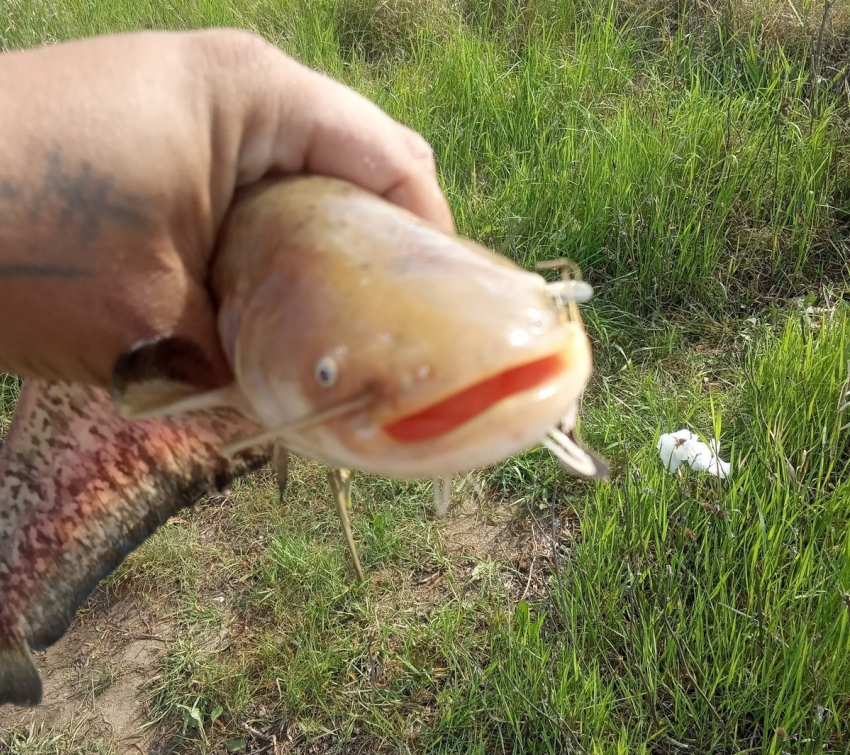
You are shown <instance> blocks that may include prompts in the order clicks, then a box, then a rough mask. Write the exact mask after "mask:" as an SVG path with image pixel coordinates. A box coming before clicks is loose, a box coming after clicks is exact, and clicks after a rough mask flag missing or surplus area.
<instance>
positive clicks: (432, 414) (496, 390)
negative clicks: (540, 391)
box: [384, 354, 563, 443]
mask: <svg viewBox="0 0 850 755" xmlns="http://www.w3.org/2000/svg"><path fill="white" fill-rule="evenodd" d="M562 366H563V360H562V358H561V357H560V356H559V355H557V354H556V355H552V356H548V357H543V358H542V359H537V360H535V361H533V362H528V363H527V364H523V365H520V366H519V367H513V368H511V369H509V370H505V371H504V372H500V373H499V374H498V375H494V376H493V377H490V378H487V379H486V380H482V381H481V382H480V383H476V384H475V385H473V386H470V387H469V388H466V389H465V390H462V391H460V393H455V394H454V395H453V396H450V397H449V398H447V399H445V400H443V401H440V402H438V403H436V404H432V405H431V406H429V407H428V408H427V409H423V410H422V411H419V412H416V414H410V415H408V416H407V417H402V418H401V419H399V420H396V421H394V422H391V423H390V424H388V425H385V426H384V431H385V432H386V433H387V434H388V435H389V436H390V437H391V438H393V439H394V440H397V441H400V442H402V443H414V442H418V441H423V440H429V439H431V438H435V437H437V436H439V435H443V434H444V433H447V432H449V431H450V430H454V429H455V428H457V427H459V426H460V425H462V424H463V423H464V422H468V421H469V420H471V419H472V418H473V417H476V416H478V415H479V414H481V413H482V412H485V411H486V410H487V409H489V408H490V407H491V406H493V405H494V404H496V403H498V402H499V401H502V400H503V399H506V398H507V397H508V396H512V395H514V394H515V393H520V392H521V391H527V390H530V389H531V388H534V387H536V386H538V385H540V384H541V383H544V382H545V381H547V380H549V379H550V378H552V377H554V376H555V375H557V374H558V373H559V372H560V371H561V368H562Z"/></svg>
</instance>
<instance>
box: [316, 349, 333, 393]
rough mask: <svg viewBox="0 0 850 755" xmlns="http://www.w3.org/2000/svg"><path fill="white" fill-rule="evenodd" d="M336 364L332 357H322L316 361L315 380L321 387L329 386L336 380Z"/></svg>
mask: <svg viewBox="0 0 850 755" xmlns="http://www.w3.org/2000/svg"><path fill="white" fill-rule="evenodd" d="M337 372H338V370H337V366H336V362H335V361H334V360H333V358H332V357H322V358H321V359H320V360H319V361H318V362H316V371H315V373H314V374H315V376H316V382H317V383H318V384H319V385H321V386H322V388H330V387H331V386H332V385H333V384H334V383H335V382H336V376H337Z"/></svg>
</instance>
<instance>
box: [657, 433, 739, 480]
mask: <svg viewBox="0 0 850 755" xmlns="http://www.w3.org/2000/svg"><path fill="white" fill-rule="evenodd" d="M656 448H657V449H658V454H659V456H660V457H661V463H662V464H664V467H665V468H666V469H667V471H668V472H675V471H676V470H677V469H678V468H679V467H680V466H682V464H687V465H688V466H690V467H691V469H695V470H696V471H698V472H708V473H709V474H713V475H714V476H715V477H720V478H721V479H726V478H727V477H728V476H729V471H730V464H729V462H728V461H723V459H721V458H720V456H719V454H720V444H719V443H718V442H717V441H716V440H713V439H712V440H711V441H710V444H709V445H706V444H705V443H703V442H702V441H701V440H700V439H699V436H698V435H695V434H694V433H692V432H691V431H690V430H687V429H683V430H677V431H676V432H675V433H665V434H664V435H662V436H661V437H660V438H659V439H658V443H657V445H656Z"/></svg>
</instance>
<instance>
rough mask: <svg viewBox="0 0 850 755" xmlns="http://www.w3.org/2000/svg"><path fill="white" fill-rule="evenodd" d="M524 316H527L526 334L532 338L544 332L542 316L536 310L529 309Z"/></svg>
mask: <svg viewBox="0 0 850 755" xmlns="http://www.w3.org/2000/svg"><path fill="white" fill-rule="evenodd" d="M526 314H527V315H528V332H529V333H531V334H532V335H534V336H539V335H541V334H542V333H543V332H544V331H545V330H546V326H545V325H544V323H543V314H542V313H541V312H540V311H539V310H537V309H529V310H527V311H526Z"/></svg>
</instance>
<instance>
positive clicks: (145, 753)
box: [0, 495, 576, 755]
mask: <svg viewBox="0 0 850 755" xmlns="http://www.w3.org/2000/svg"><path fill="white" fill-rule="evenodd" d="M562 516H563V514H562ZM575 525H576V523H575V522H574V521H569V520H567V521H563V522H562V521H558V520H556V522H555V527H554V530H553V528H552V522H551V519H550V518H549V517H548V515H546V516H543V517H541V518H540V519H537V518H535V517H534V516H533V515H529V516H523V517H520V518H517V517H516V516H515V512H514V508H513V507H512V506H509V505H499V506H494V505H490V504H485V503H483V502H482V501H481V499H480V498H479V497H478V496H475V495H467V496H464V498H463V500H461V501H458V502H457V503H456V504H455V505H454V507H453V508H452V510H451V511H450V512H449V514H448V516H447V518H446V520H445V521H444V522H442V524H441V526H440V529H441V532H442V536H443V539H444V542H445V548H446V556H447V557H448V563H451V569H452V571H453V574H454V576H455V580H454V583H455V585H462V590H461V591H462V595H461V597H462V598H463V593H469V594H470V595H471V594H472V593H475V592H477V591H478V590H479V589H481V587H482V584H483V583H484V582H486V581H488V580H489V581H490V582H491V584H492V583H494V582H495V584H492V587H494V588H496V589H498V590H499V591H501V592H507V594H508V595H509V596H510V597H511V599H512V600H522V599H532V600H533V599H535V598H539V597H540V596H541V595H542V593H543V592H544V591H545V582H546V579H547V578H548V576H549V575H550V574H551V568H552V566H553V552H552V547H551V546H552V544H553V542H554V543H555V544H556V547H557V549H558V553H559V554H560V555H562V556H566V555H567V552H568V550H569V547H570V545H571V543H572V539H573V532H574V529H575ZM553 533H554V538H553ZM374 576H376V577H378V579H380V578H381V577H380V576H379V575H374ZM404 582H405V584H402V585H399V586H398V589H399V595H402V594H403V595H404V598H405V601H406V602H407V604H408V606H410V605H414V606H415V607H416V609H418V610H420V611H422V612H424V613H428V612H430V611H431V610H433V609H435V608H436V607H437V606H439V605H440V604H441V603H442V602H443V601H444V600H446V599H447V598H449V597H451V592H452V589H450V588H449V586H448V584H447V582H448V581H447V580H446V570H445V569H441V570H438V571H436V572H433V573H426V572H422V573H413V574H411V575H410V578H409V580H404ZM122 585H123V586H122V588H121V589H120V592H119V594H117V595H114V594H113V595H108V594H106V592H105V591H104V590H102V589H101V590H98V591H97V592H96V593H95V594H94V595H93V596H92V598H91V599H90V600H89V602H88V603H87V604H86V606H85V607H84V608H83V609H82V610H81V611H80V613H79V614H78V616H77V619H76V620H75V621H74V623H73V624H72V626H71V628H70V629H69V630H68V632H67V633H66V634H65V636H64V637H63V638H62V639H61V640H60V641H59V642H57V643H56V644H55V645H53V646H52V647H50V648H48V649H47V651H45V652H43V653H38V654H36V663H37V665H38V667H39V670H40V672H41V674H42V680H43V682H44V698H43V703H42V704H41V705H40V706H39V707H38V708H36V709H34V710H22V709H19V708H3V709H0V732H3V731H9V730H10V728H12V727H15V728H18V729H19V730H20V727H24V729H28V728H29V727H30V726H32V727H34V732H35V734H36V737H35V739H36V741H39V742H44V741H47V740H48V739H50V738H54V737H55V738H57V739H58V741H61V743H62V744H61V746H60V747H59V748H58V749H50V750H49V752H50V753H55V752H61V753H65V752H69V753H70V752H74V753H77V752H96V753H113V752H114V753H122V754H123V753H133V752H135V753H140V754H142V755H166V754H169V755H170V754H171V753H178V752H180V749H179V744H178V740H176V739H175V738H173V733H172V731H168V730H164V729H161V728H159V729H158V728H156V727H148V728H145V724H146V722H147V692H146V686H147V685H149V684H150V683H151V682H152V681H153V680H154V679H155V678H156V677H157V675H158V673H159V669H160V661H161V658H162V656H163V654H164V653H165V650H166V648H167V647H168V643H169V642H170V641H171V640H172V639H173V638H174V637H175V632H176V624H175V623H174V622H173V621H171V620H170V618H169V616H168V615H167V609H166V608H165V607H164V606H163V605H162V604H161V603H157V602H156V601H155V600H150V599H148V598H147V597H146V596H145V595H143V594H139V593H138V592H136V591H134V590H133V589H132V580H127V581H125V582H122ZM453 589H454V590H456V589H457V587H455V588H453ZM455 596H457V593H456V592H455ZM408 601H409V602H408ZM257 735H258V736H259V732H258V733H257ZM253 738H256V737H252V739H253ZM93 742H96V743H97V744H96V745H93V744H92V743H93ZM54 747H55V745H54ZM249 749H250V747H249ZM33 751H34V752H37V753H39V754H40V753H41V752H43V750H42V749H35V748H33ZM24 752H28V751H27V750H24Z"/></svg>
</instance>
